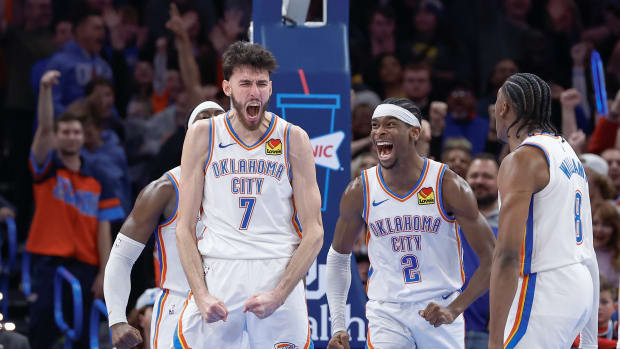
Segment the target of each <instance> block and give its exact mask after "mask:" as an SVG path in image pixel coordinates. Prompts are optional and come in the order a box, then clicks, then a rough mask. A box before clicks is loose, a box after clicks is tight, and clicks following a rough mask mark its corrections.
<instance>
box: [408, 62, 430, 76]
mask: <svg viewBox="0 0 620 349" xmlns="http://www.w3.org/2000/svg"><path fill="white" fill-rule="evenodd" d="M405 70H410V71H421V70H425V71H426V72H428V76H429V77H431V75H432V74H433V68H432V67H431V66H430V65H428V64H427V63H424V62H421V63H407V64H406V65H405V67H404V68H403V72H404V71H405Z"/></svg>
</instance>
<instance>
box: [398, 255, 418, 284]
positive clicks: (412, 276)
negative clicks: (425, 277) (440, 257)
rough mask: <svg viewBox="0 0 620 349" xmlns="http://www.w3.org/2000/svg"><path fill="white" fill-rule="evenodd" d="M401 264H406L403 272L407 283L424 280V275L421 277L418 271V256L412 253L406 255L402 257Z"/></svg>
mask: <svg viewBox="0 0 620 349" xmlns="http://www.w3.org/2000/svg"><path fill="white" fill-rule="evenodd" d="M400 264H401V265H403V266H405V267H404V268H403V274H404V276H405V283H406V284H413V283H416V282H420V281H422V277H420V272H419V271H418V268H419V265H418V257H416V256H414V255H412V254H408V255H404V256H403V257H402V258H401V259H400Z"/></svg>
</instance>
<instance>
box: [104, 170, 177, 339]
mask: <svg viewBox="0 0 620 349" xmlns="http://www.w3.org/2000/svg"><path fill="white" fill-rule="evenodd" d="M169 183H170V182H169V181H168V179H166V178H164V177H162V178H160V179H158V180H156V181H153V182H151V183H149V184H148V185H147V186H146V187H145V188H144V189H142V191H141V192H140V194H139V195H138V198H137V199H136V203H135V205H134V207H133V210H132V211H131V213H130V214H129V216H128V217H127V219H126V220H125V222H124V223H123V226H122V227H121V230H120V232H119V233H118V235H117V237H116V241H115V242H114V245H113V246H112V251H111V252H110V258H109V260H108V264H107V265H106V269H105V277H104V282H103V291H104V295H105V301H106V307H107V309H108V319H109V324H110V329H111V330H112V344H114V346H115V347H116V348H118V349H124V348H133V347H135V346H136V345H138V344H139V343H141V342H142V341H143V340H144V339H143V338H142V337H141V336H140V332H139V331H138V330H137V329H135V328H133V327H131V326H130V325H129V324H127V318H126V316H125V311H126V308H127V299H128V298H129V292H130V290H131V268H132V267H133V265H134V263H135V262H136V260H137V259H138V257H139V256H140V254H141V253H142V250H143V249H144V245H145V244H146V242H147V240H148V239H149V237H150V236H151V234H153V231H154V230H155V228H156V227H157V223H158V220H159V216H160V215H161V212H162V211H163V210H164V208H165V206H166V204H167V203H168V202H169V200H170V198H171V197H172V196H174V195H175V192H174V188H173V187H172V185H170V184H169ZM147 340H148V338H147Z"/></svg>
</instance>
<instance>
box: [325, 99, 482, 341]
mask: <svg viewBox="0 0 620 349" xmlns="http://www.w3.org/2000/svg"><path fill="white" fill-rule="evenodd" d="M420 119H421V117H420V111H419V109H418V108H417V107H416V106H415V105H413V103H412V102H411V101H410V100H408V99H404V98H388V99H386V100H385V101H384V102H383V103H382V104H380V105H379V106H377V108H376V109H375V111H374V113H373V116H372V131H371V134H370V137H371V139H372V142H373V143H374V144H375V146H376V148H377V155H378V157H379V165H378V166H376V167H373V168H370V169H368V170H365V171H363V172H362V175H361V176H360V177H358V178H356V179H354V180H353V181H351V183H350V184H349V186H348V187H347V189H346V190H345V192H344V194H343V195H342V199H341V201H340V217H339V218H338V222H337V223H336V231H335V233H334V240H333V242H332V246H331V248H330V250H329V253H328V255H327V300H328V302H329V309H330V312H331V318H332V339H331V340H330V342H329V346H328V348H334V349H335V348H349V336H348V334H347V325H346V324H345V316H344V308H345V302H346V298H347V293H348V289H349V285H350V282H351V273H350V260H351V250H352V248H353V245H354V242H355V240H356V237H357V234H358V233H359V232H360V230H361V229H362V228H363V227H364V226H366V228H367V229H366V243H367V245H368V257H369V258H370V264H371V271H370V272H369V279H368V285H367V292H368V298H369V301H368V303H367V304H366V316H367V318H368V321H369V324H368V337H367V344H368V347H369V348H374V347H376V348H382V349H385V348H388V349H390V348H394V349H395V348H411V347H414V348H420V349H426V348H433V349H434V348H463V347H464V345H465V338H464V337H465V327H464V321H463V316H462V315H461V313H462V312H463V311H464V310H465V308H467V306H469V304H471V303H472V302H473V301H474V300H475V299H476V298H478V297H479V296H481V295H482V294H483V293H484V292H485V291H486V290H487V288H488V285H489V272H490V267H491V254H492V251H493V245H494V238H493V233H492V232H491V229H490V227H489V225H488V224H487V222H486V220H485V219H484V216H482V215H481V214H480V213H479V212H478V206H477V204H476V198H475V197H474V195H473V193H472V191H471V189H470V188H469V185H467V182H465V180H463V179H462V178H460V177H459V176H458V175H456V174H455V173H454V172H452V171H451V170H449V169H447V166H446V165H444V164H442V163H439V162H435V161H433V160H430V159H426V158H423V157H421V156H420V155H418V153H417V150H416V147H415V144H416V141H417V140H418V137H419V136H420V132H421V129H420ZM459 225H460V226H461V228H462V230H463V232H464V233H465V236H466V237H467V241H469V242H470V244H471V246H472V248H473V249H474V251H475V252H476V254H477V255H478V258H479V259H480V267H479V268H478V270H477V271H476V272H475V274H474V275H473V277H472V279H471V281H470V282H469V287H468V288H467V289H466V290H465V291H464V292H462V293H461V292H460V288H461V287H462V285H463V282H464V272H463V267H462V260H461V244H460V240H459V234H458V226H459Z"/></svg>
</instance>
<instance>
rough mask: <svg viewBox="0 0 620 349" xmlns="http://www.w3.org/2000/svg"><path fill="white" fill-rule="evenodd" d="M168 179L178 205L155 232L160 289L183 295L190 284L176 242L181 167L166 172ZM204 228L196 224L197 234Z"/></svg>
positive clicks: (187, 290)
mask: <svg viewBox="0 0 620 349" xmlns="http://www.w3.org/2000/svg"><path fill="white" fill-rule="evenodd" d="M166 177H167V178H168V180H170V182H171V183H172V185H173V186H174V191H175V193H176V199H175V200H176V205H175V208H174V212H172V215H171V216H170V217H169V218H168V219H167V220H166V221H164V222H162V223H161V224H160V225H159V226H158V227H157V230H156V231H155V243H156V245H157V258H158V260H159V275H160V280H161V281H160V285H159V286H160V287H161V288H163V289H168V290H171V291H176V292H179V293H182V294H186V293H187V292H189V290H190V288H189V283H188V282H187V279H186V278H185V272H184V271H183V266H182V265H181V259H180V257H179V250H178V249H177V242H176V235H177V234H176V229H177V221H178V218H177V217H178V215H179V212H178V208H179V180H180V178H181V167H179V166H177V167H175V168H173V169H172V170H170V171H168V172H166ZM203 229H204V226H203V225H202V224H200V221H198V223H197V224H196V233H197V235H198V234H200V233H201V232H202V231H203Z"/></svg>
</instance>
